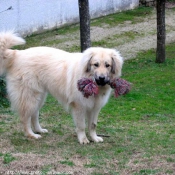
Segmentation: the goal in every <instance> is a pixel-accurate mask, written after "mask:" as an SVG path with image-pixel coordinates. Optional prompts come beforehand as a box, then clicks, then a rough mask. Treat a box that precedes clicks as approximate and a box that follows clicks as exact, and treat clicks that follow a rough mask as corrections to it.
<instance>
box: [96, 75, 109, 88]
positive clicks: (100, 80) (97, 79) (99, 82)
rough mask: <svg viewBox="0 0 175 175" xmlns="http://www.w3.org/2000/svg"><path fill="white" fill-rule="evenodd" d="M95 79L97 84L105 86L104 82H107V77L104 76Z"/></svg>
mask: <svg viewBox="0 0 175 175" xmlns="http://www.w3.org/2000/svg"><path fill="white" fill-rule="evenodd" d="M95 81H96V83H97V85H98V86H105V85H106V84H109V78H108V77H105V76H99V77H96V78H95Z"/></svg>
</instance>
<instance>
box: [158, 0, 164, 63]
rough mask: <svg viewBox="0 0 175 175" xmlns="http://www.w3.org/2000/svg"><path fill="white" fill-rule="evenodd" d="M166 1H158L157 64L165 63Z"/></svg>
mask: <svg viewBox="0 0 175 175" xmlns="http://www.w3.org/2000/svg"><path fill="white" fill-rule="evenodd" d="M165 1H166V0H157V5H156V6H157V8H156V9H157V52H156V63H163V62H165V38H166V34H165Z"/></svg>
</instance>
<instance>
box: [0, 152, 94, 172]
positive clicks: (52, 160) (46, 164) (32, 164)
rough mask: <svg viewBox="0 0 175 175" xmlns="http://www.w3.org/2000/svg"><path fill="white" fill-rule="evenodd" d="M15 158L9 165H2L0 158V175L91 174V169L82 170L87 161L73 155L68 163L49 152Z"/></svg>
mask: <svg viewBox="0 0 175 175" xmlns="http://www.w3.org/2000/svg"><path fill="white" fill-rule="evenodd" d="M12 156H13V157H14V158H15V160H14V161H12V162H11V163H9V164H7V165H6V164H4V163H3V157H0V174H12V173H14V174H32V173H33V174H37V173H38V174H75V175H86V174H91V173H92V172H93V170H94V169H93V168H84V164H87V163H88V162H89V161H88V159H86V158H84V157H81V156H78V155H74V156H73V157H72V158H71V159H70V160H69V162H70V161H71V163H72V164H71V165H67V164H68V163H67V162H66V161H64V160H63V158H62V157H61V156H60V154H59V153H57V152H50V153H48V154H47V156H45V155H41V154H34V153H26V154H25V153H15V154H12Z"/></svg>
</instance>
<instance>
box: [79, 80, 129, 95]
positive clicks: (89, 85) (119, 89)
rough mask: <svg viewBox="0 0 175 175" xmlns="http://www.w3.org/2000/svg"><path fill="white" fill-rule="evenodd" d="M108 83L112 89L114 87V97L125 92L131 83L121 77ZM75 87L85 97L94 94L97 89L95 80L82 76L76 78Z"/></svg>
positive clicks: (96, 92)
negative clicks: (78, 78)
mask: <svg viewBox="0 0 175 175" xmlns="http://www.w3.org/2000/svg"><path fill="white" fill-rule="evenodd" d="M109 85H110V86H111V88H112V89H114V93H115V97H116V98H117V97H119V96H120V95H125V94H127V93H128V92H129V91H130V89H131V83H129V82H128V81H126V80H124V79H121V78H115V79H113V80H111V81H110V82H109ZM77 87H78V90H79V91H80V92H82V93H83V96H84V97H85V98H88V97H89V96H95V95H97V94H98V91H99V90H98V86H97V84H96V82H95V81H93V80H92V79H89V78H82V79H80V80H78V82H77Z"/></svg>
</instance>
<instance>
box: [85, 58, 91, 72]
mask: <svg viewBox="0 0 175 175" xmlns="http://www.w3.org/2000/svg"><path fill="white" fill-rule="evenodd" d="M91 59H92V56H91V57H90V59H89V60H88V62H87V66H86V72H90V71H91Z"/></svg>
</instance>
